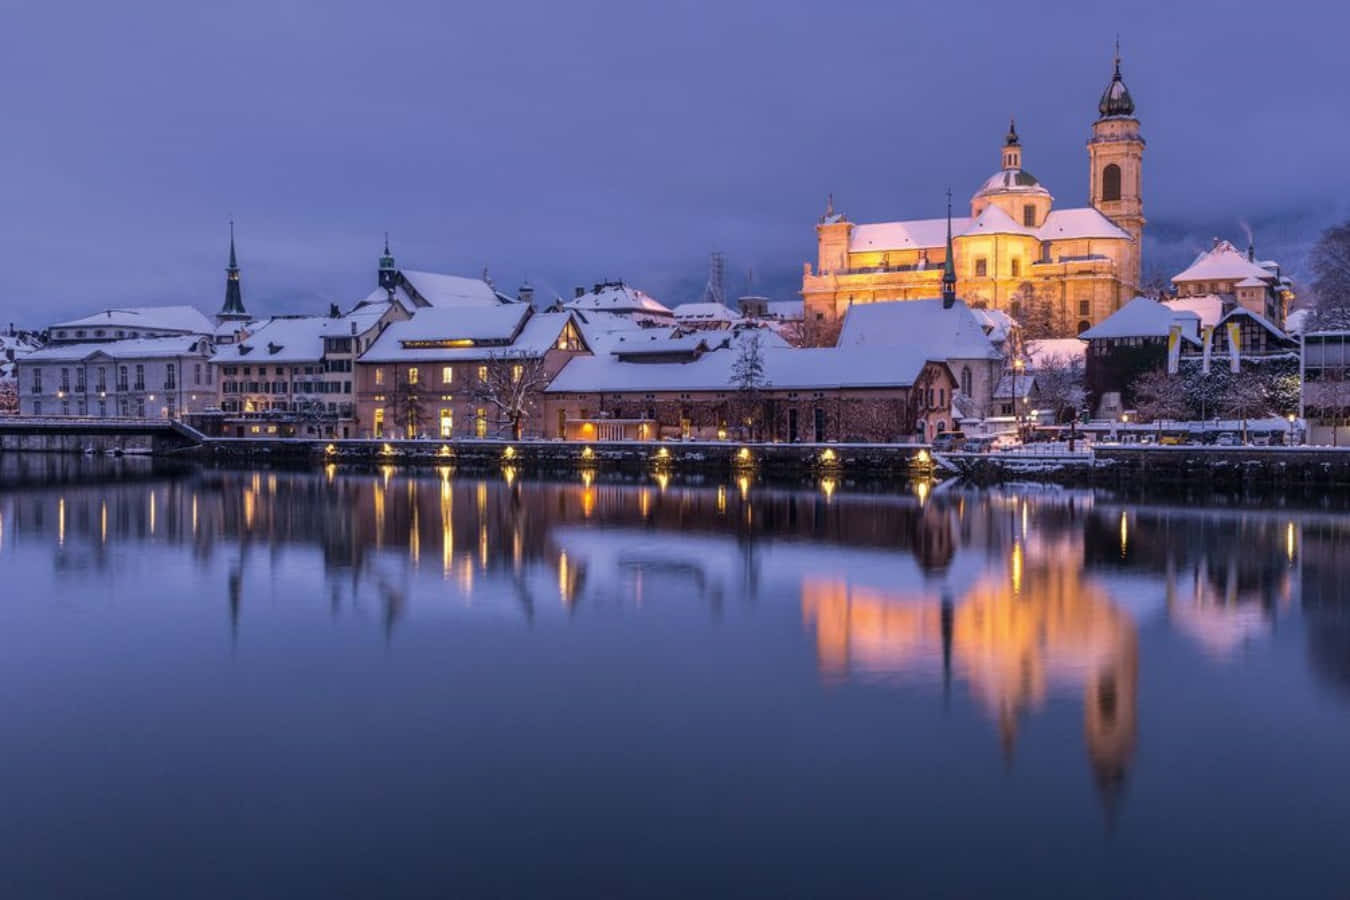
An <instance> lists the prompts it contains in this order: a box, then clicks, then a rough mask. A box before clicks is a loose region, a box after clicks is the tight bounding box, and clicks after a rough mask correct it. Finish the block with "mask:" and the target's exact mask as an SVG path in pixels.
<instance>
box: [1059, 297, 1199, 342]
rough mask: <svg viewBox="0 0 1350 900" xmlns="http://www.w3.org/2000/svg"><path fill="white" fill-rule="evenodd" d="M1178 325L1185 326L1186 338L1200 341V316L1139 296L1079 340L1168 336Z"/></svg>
mask: <svg viewBox="0 0 1350 900" xmlns="http://www.w3.org/2000/svg"><path fill="white" fill-rule="evenodd" d="M1175 323H1180V324H1181V326H1182V336H1183V337H1185V338H1186V339H1187V340H1189V341H1195V340H1196V334H1197V333H1198V329H1199V325H1200V317H1199V316H1197V315H1196V314H1195V313H1193V312H1188V311H1186V310H1174V309H1171V308H1169V307H1167V306H1165V305H1163V304H1161V303H1159V302H1158V301H1157V300H1152V299H1150V298H1148V297H1135V298H1134V299H1133V300H1131V301H1130V302H1129V303H1126V304H1125V305H1124V306H1122V307H1121V308H1120V309H1118V310H1116V311H1115V312H1114V313H1112V314H1111V315H1110V316H1108V317H1107V318H1105V319H1103V320H1102V321H1100V322H1098V323H1097V324H1096V325H1095V326H1093V327H1092V328H1089V329H1088V330H1087V331H1085V332H1083V333H1082V334H1080V335H1079V337H1080V338H1082V339H1083V340H1085V341H1094V340H1110V339H1116V338H1131V337H1167V335H1169V334H1170V333H1171V331H1172V325H1173V324H1175Z"/></svg>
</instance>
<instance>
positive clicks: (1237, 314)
mask: <svg viewBox="0 0 1350 900" xmlns="http://www.w3.org/2000/svg"><path fill="white" fill-rule="evenodd" d="M1238 318H1248V319H1251V320H1252V321H1253V322H1255V323H1256V324H1257V325H1260V326H1261V327H1262V328H1264V329H1265V330H1266V331H1267V332H1268V333H1269V334H1270V336H1271V337H1273V338H1275V339H1276V340H1277V341H1282V342H1287V343H1291V344H1292V343H1297V342H1296V340H1295V339H1294V338H1292V337H1290V336H1289V335H1288V334H1286V333H1285V332H1284V331H1283V330H1281V329H1280V328H1277V327H1275V324H1274V323H1273V322H1271V321H1270V320H1269V319H1267V318H1266V317H1265V316H1263V315H1261V314H1259V313H1254V312H1252V311H1251V310H1250V309H1247V308H1246V307H1245V306H1239V307H1237V308H1236V309H1234V310H1233V311H1232V312H1230V313H1229V314H1228V315H1226V316H1224V317H1223V322H1227V321H1228V320H1229V319H1238ZM1220 324H1223V323H1222V322H1221V323H1220Z"/></svg>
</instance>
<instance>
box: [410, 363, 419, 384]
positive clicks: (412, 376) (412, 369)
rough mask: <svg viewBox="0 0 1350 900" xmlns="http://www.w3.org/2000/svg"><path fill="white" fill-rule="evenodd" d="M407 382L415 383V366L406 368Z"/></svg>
mask: <svg viewBox="0 0 1350 900" xmlns="http://www.w3.org/2000/svg"><path fill="white" fill-rule="evenodd" d="M408 384H417V366H412V367H411V368H409V369H408Z"/></svg>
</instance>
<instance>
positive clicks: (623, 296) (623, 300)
mask: <svg viewBox="0 0 1350 900" xmlns="http://www.w3.org/2000/svg"><path fill="white" fill-rule="evenodd" d="M566 306H567V308H568V309H578V310H588V311H590V310H593V311H598V312H611V313H647V314H649V315H654V316H659V317H662V318H667V317H671V316H672V313H671V311H670V309H669V307H667V306H666V305H665V304H663V303H661V301H659V300H657V299H655V298H654V297H652V296H651V295H649V294H646V293H644V292H642V291H640V290H638V289H637V288H635V287H630V286H629V285H627V284H624V283H623V282H622V281H608V282H604V283H603V284H597V285H596V286H595V287H594V288H593V289H592V290H591V291H590V292H588V293H585V294H582V295H581V296H580V297H576V298H574V299H572V300H569V301H568V302H567V303H566Z"/></svg>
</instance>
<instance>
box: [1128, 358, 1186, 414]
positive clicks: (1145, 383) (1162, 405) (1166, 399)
mask: <svg viewBox="0 0 1350 900" xmlns="http://www.w3.org/2000/svg"><path fill="white" fill-rule="evenodd" d="M1134 408H1135V412H1136V413H1138V415H1139V418H1140V419H1141V420H1142V421H1145V422H1156V421H1160V420H1162V419H1184V418H1186V416H1187V411H1188V408H1189V407H1188V405H1187V403H1186V393H1185V382H1184V381H1183V380H1182V378H1181V377H1180V376H1179V375H1169V374H1167V372H1165V371H1163V370H1162V369H1155V370H1154V371H1152V372H1145V373H1144V374H1143V375H1140V376H1139V377H1138V378H1136V379H1135V381H1134Z"/></svg>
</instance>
